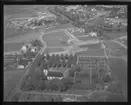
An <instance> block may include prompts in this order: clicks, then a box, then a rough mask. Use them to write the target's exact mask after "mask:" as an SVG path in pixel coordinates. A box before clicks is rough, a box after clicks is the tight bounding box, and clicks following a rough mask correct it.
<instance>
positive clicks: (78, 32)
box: [72, 31, 85, 37]
mask: <svg viewBox="0 0 131 105" xmlns="http://www.w3.org/2000/svg"><path fill="white" fill-rule="evenodd" d="M72 34H73V35H74V36H75V37H79V36H85V33H84V32H80V31H76V32H73V33H72Z"/></svg>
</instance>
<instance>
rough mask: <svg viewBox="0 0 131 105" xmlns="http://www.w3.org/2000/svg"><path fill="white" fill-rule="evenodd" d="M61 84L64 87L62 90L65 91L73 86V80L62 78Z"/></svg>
mask: <svg viewBox="0 0 131 105" xmlns="http://www.w3.org/2000/svg"><path fill="white" fill-rule="evenodd" d="M62 83H63V85H64V87H65V88H64V89H65V90H66V91H67V90H68V89H69V88H71V86H72V85H73V79H72V78H63V79H62Z"/></svg>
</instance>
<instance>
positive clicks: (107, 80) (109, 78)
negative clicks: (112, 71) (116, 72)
mask: <svg viewBox="0 0 131 105" xmlns="http://www.w3.org/2000/svg"><path fill="white" fill-rule="evenodd" d="M102 80H103V82H105V83H109V82H112V78H111V76H110V75H109V74H105V75H104V77H103V79H102Z"/></svg>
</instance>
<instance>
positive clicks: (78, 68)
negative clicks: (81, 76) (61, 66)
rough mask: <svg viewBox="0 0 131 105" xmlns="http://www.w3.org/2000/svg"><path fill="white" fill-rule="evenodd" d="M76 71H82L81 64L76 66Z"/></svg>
mask: <svg viewBox="0 0 131 105" xmlns="http://www.w3.org/2000/svg"><path fill="white" fill-rule="evenodd" d="M75 70H76V71H78V72H80V71H82V66H80V65H79V64H76V65H75Z"/></svg>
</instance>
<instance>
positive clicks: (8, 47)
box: [4, 43, 23, 52]
mask: <svg viewBox="0 0 131 105" xmlns="http://www.w3.org/2000/svg"><path fill="white" fill-rule="evenodd" d="M22 46H23V43H7V44H4V52H10V51H19V50H20V49H21V47H22Z"/></svg>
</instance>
